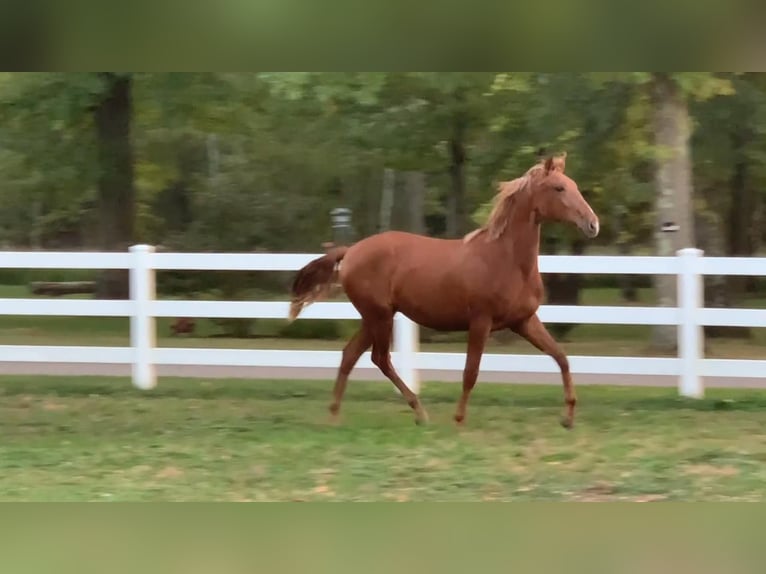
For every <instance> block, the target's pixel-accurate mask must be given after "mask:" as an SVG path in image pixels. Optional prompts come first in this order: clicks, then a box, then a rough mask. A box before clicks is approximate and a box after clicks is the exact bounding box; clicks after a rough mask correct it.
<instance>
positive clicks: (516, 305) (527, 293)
mask: <svg viewBox="0 0 766 574" xmlns="http://www.w3.org/2000/svg"><path fill="white" fill-rule="evenodd" d="M543 294H544V289H543V282H542V279H541V278H540V276H539V275H538V276H537V277H536V278H533V279H532V280H531V281H529V282H528V283H526V284H525V285H524V286H523V287H521V288H519V289H516V290H513V291H511V292H507V293H506V294H505V296H504V297H501V298H500V299H499V301H498V303H499V305H498V308H497V309H496V312H495V318H496V321H495V322H496V323H497V324H498V325H499V326H503V327H505V326H508V325H512V324H514V323H517V322H519V321H522V320H524V319H526V318H527V317H530V316H531V315H533V314H535V313H536V312H537V309H538V308H539V307H540V303H541V302H542V300H543Z"/></svg>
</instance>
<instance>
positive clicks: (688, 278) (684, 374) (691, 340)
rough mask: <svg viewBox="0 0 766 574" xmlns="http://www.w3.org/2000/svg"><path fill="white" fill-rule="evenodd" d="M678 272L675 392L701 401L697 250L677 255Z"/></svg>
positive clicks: (701, 289)
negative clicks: (676, 383) (676, 387)
mask: <svg viewBox="0 0 766 574" xmlns="http://www.w3.org/2000/svg"><path fill="white" fill-rule="evenodd" d="M677 255H678V262H679V270H678V278H677V279H678V282H677V286H678V291H677V293H678V309H679V315H680V316H679V319H680V323H679V325H678V358H679V359H680V362H681V376H680V377H679V380H678V392H679V393H680V394H681V395H683V396H686V397H692V398H697V399H699V398H702V397H703V396H704V394H705V388H704V385H703V382H702V377H701V376H700V367H701V365H702V359H703V358H704V346H703V344H704V331H703V329H702V326H701V325H700V324H699V310H700V309H701V308H703V307H704V299H703V293H704V281H703V279H704V277H703V276H702V274H701V273H700V258H701V257H702V255H703V252H702V251H701V250H700V249H692V248H689V249H681V250H679V251H678V253H677Z"/></svg>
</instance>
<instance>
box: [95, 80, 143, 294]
mask: <svg viewBox="0 0 766 574" xmlns="http://www.w3.org/2000/svg"><path fill="white" fill-rule="evenodd" d="M102 76H103V80H104V82H105V84H106V88H105V90H104V93H103V95H102V97H101V100H100V101H99V102H98V104H97V105H96V108H95V113H94V115H95V123H96V132H97V138H98V212H99V223H100V244H101V248H102V249H103V250H105V251H126V250H127V249H128V248H129V247H130V245H131V243H132V242H133V240H134V231H135V213H136V212H135V199H136V198H135V188H134V181H133V149H132V147H131V141H130V123H131V119H132V107H131V78H130V76H129V75H121V74H116V73H112V72H107V73H104V74H102ZM96 296H97V297H99V298H104V299H123V298H127V297H128V274H127V272H125V271H121V270H107V271H105V272H104V273H103V274H102V275H101V277H100V280H99V281H98V287H97V290H96Z"/></svg>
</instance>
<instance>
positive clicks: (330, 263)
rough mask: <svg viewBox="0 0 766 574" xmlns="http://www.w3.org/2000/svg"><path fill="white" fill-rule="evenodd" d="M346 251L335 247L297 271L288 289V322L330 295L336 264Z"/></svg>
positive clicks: (335, 277) (335, 274) (334, 282)
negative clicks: (308, 306)
mask: <svg viewBox="0 0 766 574" xmlns="http://www.w3.org/2000/svg"><path fill="white" fill-rule="evenodd" d="M347 251H348V247H335V248H333V249H331V250H330V251H328V252H327V253H326V254H325V255H323V256H322V257H318V258H317V259H314V260H313V261H311V262H310V263H308V264H307V265H306V266H305V267H303V269H301V270H300V271H298V274H297V275H296V276H295V279H293V284H292V287H291V288H290V295H291V296H292V299H291V302H290V316H289V320H290V321H294V320H295V319H296V318H297V317H298V315H299V314H300V312H301V311H302V310H303V308H304V307H305V306H307V305H311V304H312V303H314V302H315V301H319V300H321V299H324V298H326V297H327V296H328V295H329V294H330V290H331V289H332V287H333V285H334V284H336V283H337V281H338V264H339V263H340V262H341V260H342V259H343V257H345V255H346V252H347Z"/></svg>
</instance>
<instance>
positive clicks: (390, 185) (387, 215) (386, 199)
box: [378, 168, 396, 231]
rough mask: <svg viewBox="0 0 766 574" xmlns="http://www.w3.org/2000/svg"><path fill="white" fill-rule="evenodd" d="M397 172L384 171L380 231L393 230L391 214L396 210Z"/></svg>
mask: <svg viewBox="0 0 766 574" xmlns="http://www.w3.org/2000/svg"><path fill="white" fill-rule="evenodd" d="M395 186H396V172H395V171H394V170H393V169H390V168H386V169H384V170H383V190H382V192H381V196H380V220H379V223H378V231H388V230H389V229H391V213H392V212H393V209H394V192H395V191H396V188H395Z"/></svg>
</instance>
